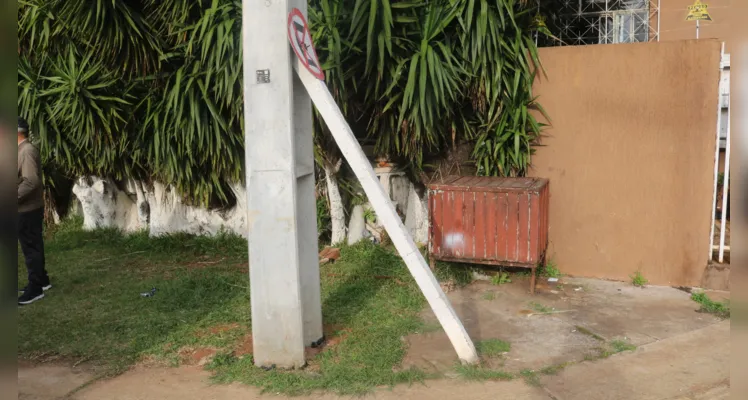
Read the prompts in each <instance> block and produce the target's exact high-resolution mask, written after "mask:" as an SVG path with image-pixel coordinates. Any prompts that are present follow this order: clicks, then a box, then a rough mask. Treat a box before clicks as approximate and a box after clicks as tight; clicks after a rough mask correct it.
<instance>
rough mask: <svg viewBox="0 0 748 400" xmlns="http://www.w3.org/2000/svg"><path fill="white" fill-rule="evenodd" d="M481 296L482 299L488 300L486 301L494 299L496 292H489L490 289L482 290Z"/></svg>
mask: <svg viewBox="0 0 748 400" xmlns="http://www.w3.org/2000/svg"><path fill="white" fill-rule="evenodd" d="M481 298H482V299H483V300H488V301H491V300H495V299H496V293H494V292H490V291H488V292H484V293H483V295H482V296H481Z"/></svg>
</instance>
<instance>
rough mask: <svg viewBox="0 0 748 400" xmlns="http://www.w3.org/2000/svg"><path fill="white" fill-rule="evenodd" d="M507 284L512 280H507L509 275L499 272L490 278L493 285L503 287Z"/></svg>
mask: <svg viewBox="0 0 748 400" xmlns="http://www.w3.org/2000/svg"><path fill="white" fill-rule="evenodd" d="M507 283H512V279H511V278H509V274H507V273H506V272H499V273H498V274H496V275H494V276H492V277H491V284H493V285H497V286H498V285H504V284H507Z"/></svg>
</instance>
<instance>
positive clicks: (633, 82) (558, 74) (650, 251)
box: [532, 40, 720, 285]
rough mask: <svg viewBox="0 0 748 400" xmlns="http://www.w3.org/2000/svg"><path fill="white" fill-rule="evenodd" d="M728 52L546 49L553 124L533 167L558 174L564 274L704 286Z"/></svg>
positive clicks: (702, 44)
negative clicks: (639, 275)
mask: <svg viewBox="0 0 748 400" xmlns="http://www.w3.org/2000/svg"><path fill="white" fill-rule="evenodd" d="M719 53H720V44H719V43H718V42H717V41H715V40H700V41H671V42H661V43H641V44H619V45H611V46H579V47H555V48H544V49H541V53H540V54H541V58H542V62H543V64H544V65H545V67H546V69H547V72H548V76H547V79H545V78H543V79H540V80H539V82H538V83H537V85H536V89H535V90H536V93H535V94H537V95H539V96H540V102H541V103H542V105H543V106H544V107H545V109H546V110H547V111H548V113H549V114H550V116H551V118H552V127H551V128H549V129H548V131H547V133H548V135H549V136H548V137H546V138H544V139H543V145H545V147H539V148H538V149H537V153H536V155H535V156H534V158H533V164H534V168H533V172H532V173H533V175H534V176H540V177H547V178H550V182H551V208H550V213H551V217H550V230H551V232H550V240H551V245H550V246H551V247H550V249H549V250H550V253H549V254H550V255H551V256H552V257H553V258H554V259H555V261H556V262H557V263H558V265H559V267H560V269H561V270H562V271H563V272H566V273H569V274H572V275H579V276H591V277H601V278H612V279H621V280H628V279H629V276H630V275H631V274H632V273H634V272H635V271H636V270H641V271H642V272H643V274H644V276H645V277H646V278H647V279H649V280H650V282H652V283H656V284H669V285H699V284H700V282H701V277H702V274H703V272H704V268H705V266H706V263H707V257H708V250H709V249H708V247H709V224H710V212H711V202H712V179H713V173H714V150H715V149H714V146H715V140H714V134H715V131H714V130H715V127H716V116H717V113H716V109H717V96H716V95H711V94H714V93H717V83H718V72H719V71H718V69H719ZM706 94H709V95H706Z"/></svg>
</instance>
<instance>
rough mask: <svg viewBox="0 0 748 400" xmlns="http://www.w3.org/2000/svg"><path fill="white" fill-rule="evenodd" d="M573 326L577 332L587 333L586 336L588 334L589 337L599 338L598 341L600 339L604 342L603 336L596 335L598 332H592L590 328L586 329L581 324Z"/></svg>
mask: <svg viewBox="0 0 748 400" xmlns="http://www.w3.org/2000/svg"><path fill="white" fill-rule="evenodd" d="M574 328H575V329H576V330H577V332H579V333H581V334H583V335H587V336H590V337H592V338H593V339H596V340H599V341H601V342H604V341H605V338H603V337H602V336H600V335H598V334H597V333H595V332H592V331H591V330H589V329H587V328H585V327H583V326H579V325H577V326H575V327H574Z"/></svg>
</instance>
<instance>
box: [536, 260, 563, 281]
mask: <svg viewBox="0 0 748 400" xmlns="http://www.w3.org/2000/svg"><path fill="white" fill-rule="evenodd" d="M538 275H540V276H544V277H546V278H560V277H561V275H562V274H561V270H559V269H558V265H556V261H554V260H553V259H550V260H548V261H547V262H546V263H545V265H542V266H541V267H540V271H539V272H538Z"/></svg>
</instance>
